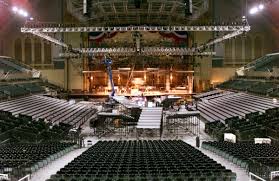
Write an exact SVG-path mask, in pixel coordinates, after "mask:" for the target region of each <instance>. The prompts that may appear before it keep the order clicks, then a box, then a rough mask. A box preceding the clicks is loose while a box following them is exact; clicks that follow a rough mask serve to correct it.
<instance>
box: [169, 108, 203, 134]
mask: <svg viewBox="0 0 279 181" xmlns="http://www.w3.org/2000/svg"><path fill="white" fill-rule="evenodd" d="M200 120H201V116H200V113H199V111H181V112H175V113H174V114H166V115H165V119H164V128H165V133H166V131H167V133H168V134H172V135H175V136H180V135H181V136H182V135H185V134H187V133H189V132H190V133H192V134H193V135H196V136H199V134H200Z"/></svg>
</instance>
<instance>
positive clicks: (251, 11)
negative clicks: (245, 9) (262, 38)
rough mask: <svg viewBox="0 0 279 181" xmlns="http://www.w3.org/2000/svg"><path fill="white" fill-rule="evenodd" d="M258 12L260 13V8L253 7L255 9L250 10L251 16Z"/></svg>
mask: <svg viewBox="0 0 279 181" xmlns="http://www.w3.org/2000/svg"><path fill="white" fill-rule="evenodd" d="M257 12H259V8H258V7H253V8H252V9H250V11H249V13H250V14H256V13H257Z"/></svg>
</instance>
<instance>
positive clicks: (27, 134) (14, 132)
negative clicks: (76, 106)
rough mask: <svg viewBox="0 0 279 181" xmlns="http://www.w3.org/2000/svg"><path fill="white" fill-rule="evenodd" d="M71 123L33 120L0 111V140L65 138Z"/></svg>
mask: <svg viewBox="0 0 279 181" xmlns="http://www.w3.org/2000/svg"><path fill="white" fill-rule="evenodd" d="M71 127H72V126H71V125H68V124H63V123H60V124H57V125H52V124H50V123H45V122H44V120H42V119H39V120H38V121H33V120H32V118H31V117H29V116H25V115H19V116H18V117H15V116H13V115H12V114H11V113H9V112H3V111H0V142H1V141H6V142H7V141H9V142H11V141H21V142H22V141H34V142H35V141H36V142H38V141H40V142H43V141H49V140H62V139H65V138H67V136H68V133H69V130H70V129H71Z"/></svg>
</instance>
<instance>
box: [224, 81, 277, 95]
mask: <svg viewBox="0 0 279 181" xmlns="http://www.w3.org/2000/svg"><path fill="white" fill-rule="evenodd" d="M219 88H221V89H229V90H237V91H247V92H250V93H254V94H259V95H269V96H272V95H274V93H273V92H277V91H278V89H279V83H278V82H274V81H260V80H251V79H250V80H249V79H235V80H229V81H226V82H224V83H222V84H221V85H219Z"/></svg>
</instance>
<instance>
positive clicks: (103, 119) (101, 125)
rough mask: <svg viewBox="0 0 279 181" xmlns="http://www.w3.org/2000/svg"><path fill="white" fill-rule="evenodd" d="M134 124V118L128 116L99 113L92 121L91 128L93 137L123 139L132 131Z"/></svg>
mask: <svg viewBox="0 0 279 181" xmlns="http://www.w3.org/2000/svg"><path fill="white" fill-rule="evenodd" d="M135 124H136V122H135V121H134V118H133V117H131V116H129V115H126V114H122V113H108V112H101V113H98V117H97V119H95V120H93V121H92V123H91V127H93V128H94V132H93V135H94V136H97V137H98V138H101V137H103V136H109V135H114V136H120V137H125V136H127V135H129V134H130V132H132V131H133V129H134V126H135Z"/></svg>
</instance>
